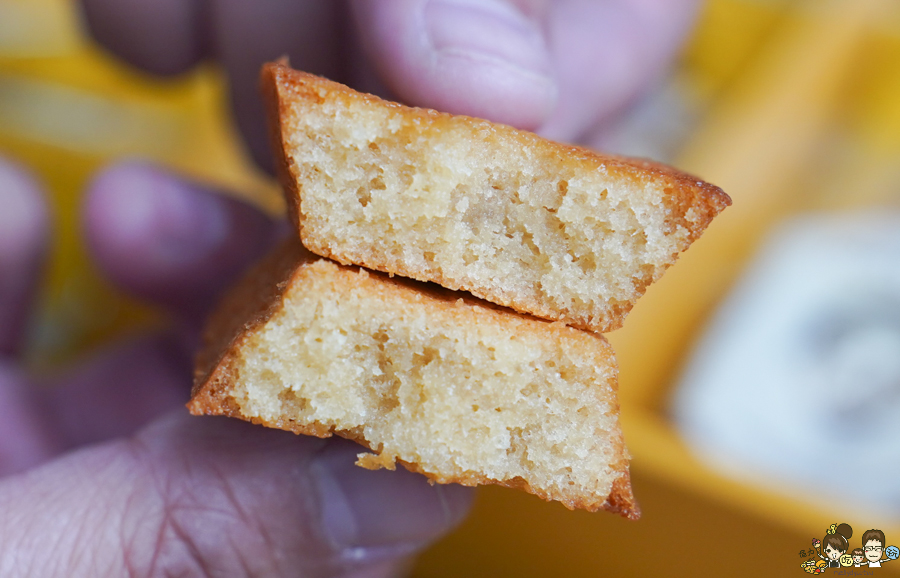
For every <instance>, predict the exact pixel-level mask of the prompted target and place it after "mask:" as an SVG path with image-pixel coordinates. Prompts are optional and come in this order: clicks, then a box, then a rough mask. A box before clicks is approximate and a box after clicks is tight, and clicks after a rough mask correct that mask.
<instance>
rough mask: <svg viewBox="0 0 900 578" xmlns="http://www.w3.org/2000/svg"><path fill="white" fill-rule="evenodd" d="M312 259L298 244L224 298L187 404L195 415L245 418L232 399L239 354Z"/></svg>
mask: <svg viewBox="0 0 900 578" xmlns="http://www.w3.org/2000/svg"><path fill="white" fill-rule="evenodd" d="M312 258H313V256H312V255H311V254H310V253H309V252H308V251H306V250H305V249H304V248H303V246H302V245H300V244H299V243H285V244H283V245H282V246H280V247H279V248H278V249H277V250H276V251H273V252H272V253H271V254H270V255H268V256H267V257H266V258H265V259H263V260H262V261H261V262H260V263H259V264H258V265H256V266H255V267H253V268H252V269H251V270H250V271H248V272H247V274H246V275H245V276H244V278H243V280H242V281H241V282H240V283H239V284H238V285H237V286H235V287H234V288H233V289H232V290H231V291H230V292H228V293H227V294H226V295H225V297H224V298H223V299H222V301H221V302H220V303H219V305H218V307H217V308H216V310H215V313H214V314H213V316H212V317H211V318H210V320H209V322H208V323H207V325H206V329H205V331H204V333H203V347H201V349H200V352H199V353H198V354H197V358H196V360H195V364H194V367H195V370H194V388H193V391H192V392H191V401H190V402H189V403H188V409H189V410H190V411H191V413H193V414H194V415H203V414H216V415H229V416H232V417H240V410H239V409H238V407H237V405H236V404H235V403H234V401H233V400H232V399H231V397H230V396H229V395H228V394H227V390H228V387H229V386H230V383H231V381H232V380H233V372H232V370H231V365H232V361H233V359H232V358H233V356H234V351H235V350H237V349H238V348H239V346H240V343H241V340H242V339H243V337H244V336H245V335H246V334H247V333H249V332H250V331H252V330H253V329H254V328H256V327H258V326H260V325H262V324H263V323H265V322H266V321H267V320H268V319H269V318H270V317H271V316H272V314H273V313H274V311H275V310H276V309H277V308H278V307H280V301H281V296H282V295H283V294H284V291H285V289H286V288H287V286H288V283H289V280H290V278H291V276H292V275H293V274H294V272H295V271H296V270H297V269H298V267H300V266H302V264H303V263H306V262H308V261H309V260H310V259H312Z"/></svg>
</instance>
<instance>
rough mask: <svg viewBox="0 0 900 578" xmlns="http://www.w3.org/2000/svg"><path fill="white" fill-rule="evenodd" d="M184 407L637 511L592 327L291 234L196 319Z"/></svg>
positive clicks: (439, 477)
mask: <svg viewBox="0 0 900 578" xmlns="http://www.w3.org/2000/svg"><path fill="white" fill-rule="evenodd" d="M206 336H207V342H206V345H205V348H204V350H203V351H202V352H201V354H200V357H199V359H198V370H197V374H196V380H195V384H194V391H193V395H192V399H191V402H190V403H189V404H188V407H189V408H190V410H191V412H192V413H194V414H218V415H229V416H232V417H237V418H241V419H244V420H248V421H251V422H254V423H260V424H263V425H266V426H269V427H274V428H280V429H284V430H289V431H293V432H295V433H302V434H311V435H315V436H319V437H327V436H330V435H332V434H333V433H334V434H338V435H340V436H343V437H346V438H350V439H353V440H356V441H358V442H359V443H361V444H363V445H364V446H366V447H368V448H370V450H371V451H372V453H362V454H360V457H359V461H358V462H357V464H358V465H360V466H362V467H366V468H372V469H374V468H381V467H385V468H390V469H393V468H394V463H395V462H399V463H401V464H403V465H404V466H405V467H406V468H407V469H409V470H412V471H416V472H420V473H422V474H425V475H426V476H427V477H428V478H430V479H431V480H434V481H436V482H439V483H453V482H455V483H460V484H465V485H470V486H473V485H477V484H500V485H503V486H510V487H518V488H522V489H524V490H526V491H528V492H531V493H532V494H536V495H538V496H540V497H542V498H545V499H547V500H557V501H560V502H562V503H563V504H564V505H566V506H568V507H569V508H582V509H586V510H592V511H593V510H598V509H606V510H612V511H615V512H619V513H620V514H622V515H623V516H627V517H629V518H637V517H638V515H639V513H638V508H637V506H636V505H635V503H634V498H633V495H632V491H631V484H630V481H629V473H628V455H627V452H626V450H625V446H624V443H623V439H622V432H621V429H620V426H619V405H618V401H617V381H616V374H617V369H616V362H615V358H614V354H613V351H612V348H611V347H610V345H609V344H608V343H607V342H606V340H605V339H604V338H603V337H602V336H599V335H595V334H593V333H588V332H585V331H580V330H578V329H574V328H571V327H567V326H565V325H563V324H562V323H551V322H548V321H543V320H539V319H535V318H532V317H529V316H526V315H521V314H518V313H515V312H514V311H510V310H506V309H501V308H498V307H495V306H493V305H491V304H488V303H486V302H484V301H480V300H478V299H475V298H473V297H471V296H469V295H465V294H461V293H456V292H452V291H448V290H446V289H441V288H439V287H437V286H434V285H430V286H429V285H425V284H422V283H417V282H415V281H409V280H405V279H399V278H393V279H392V278H390V277H388V276H387V275H384V274H382V273H375V272H367V271H365V270H364V269H360V268H358V267H346V266H342V265H339V264H337V263H334V262H332V261H329V260H327V259H321V258H318V257H315V256H313V255H312V254H310V253H309V252H307V251H306V250H305V249H303V247H302V246H301V245H300V243H299V242H298V241H296V240H293V241H291V242H290V243H289V244H287V245H285V246H283V247H281V248H280V249H279V251H277V252H276V253H274V254H273V255H271V256H270V257H269V258H268V259H267V260H265V261H264V262H263V263H262V264H261V265H260V266H259V267H258V268H257V269H256V270H254V271H252V272H251V273H250V274H249V275H248V276H247V277H246V278H245V279H244V281H243V282H242V283H241V284H240V285H238V287H236V288H235V289H234V290H233V291H232V292H231V293H230V294H229V295H228V296H227V297H226V299H225V300H224V301H223V303H222V305H221V306H220V307H219V309H218V310H217V312H216V314H214V316H213V319H212V320H211V322H210V324H209V325H208V328H207V334H206Z"/></svg>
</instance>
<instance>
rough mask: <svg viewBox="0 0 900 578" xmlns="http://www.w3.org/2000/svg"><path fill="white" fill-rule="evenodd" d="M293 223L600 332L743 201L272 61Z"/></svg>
mask: <svg viewBox="0 0 900 578" xmlns="http://www.w3.org/2000/svg"><path fill="white" fill-rule="evenodd" d="M262 82H263V91H264V94H265V98H266V100H267V102H268V106H269V116H270V120H271V122H272V124H273V131H272V132H273V137H274V140H275V141H276V142H275V143H274V144H275V149H276V154H277V155H279V156H280V161H279V165H280V173H281V178H282V181H283V185H284V186H285V188H286V196H287V201H288V206H289V213H290V216H291V218H292V219H293V220H294V223H295V225H296V227H297V230H298V231H299V235H300V238H301V240H302V242H303V244H304V245H305V246H306V247H307V248H308V249H309V250H311V251H312V252H314V253H316V254H318V255H321V256H324V257H329V258H332V259H335V260H337V261H339V262H340V263H343V264H356V265H363V266H366V267H368V268H372V269H377V270H380V271H384V272H387V273H390V274H396V275H402V276H405V277H410V278H413V279H418V280H421V281H432V282H435V283H438V284H440V285H442V286H444V287H447V288H449V289H462V290H466V291H469V292H471V293H472V294H474V295H475V296H477V297H481V298H483V299H486V300H488V301H491V302H493V303H497V304H500V305H504V306H508V307H511V308H513V309H516V310H517V311H520V312H525V313H530V314H532V315H535V316H538V317H541V318H544V319H550V320H559V321H563V322H564V323H566V324H569V325H572V326H575V327H579V328H582V329H587V330H591V331H595V332H605V331H611V330H613V329H616V328H618V327H620V326H621V324H622V321H623V320H624V318H625V316H626V314H627V313H628V312H629V311H630V310H631V308H632V306H633V305H634V303H635V301H636V300H637V299H638V298H639V297H640V296H641V295H642V294H643V293H644V291H645V290H646V288H647V286H648V285H649V284H650V283H652V282H654V281H656V280H657V279H659V278H660V276H661V275H662V274H663V272H664V271H665V269H666V268H667V267H669V266H670V265H672V264H673V263H674V262H675V260H676V258H677V257H678V254H679V253H681V252H682V251H684V250H685V249H687V248H688V246H689V245H690V244H691V243H692V242H693V241H694V240H695V239H697V237H698V236H699V235H700V234H701V233H702V232H703V230H704V229H705V228H706V227H707V225H708V224H709V223H710V221H711V220H712V219H713V217H715V216H716V215H717V214H718V213H719V212H720V211H722V210H723V209H724V208H725V207H726V206H728V205H729V204H730V203H731V200H730V199H729V198H728V196H727V195H726V194H725V193H724V192H722V190H721V189H719V188H718V187H715V186H713V185H710V184H708V183H705V182H703V181H701V180H698V179H697V178H695V177H692V176H690V175H687V174H684V173H681V172H679V171H677V170H675V169H672V168H670V167H666V166H664V165H660V164H656V163H652V162H649V161H643V160H636V159H626V158H622V157H613V156H604V155H600V154H597V153H594V152H592V151H589V150H587V149H584V148H580V147H575V146H569V145H563V144H559V143H555V142H551V141H548V140H545V139H542V138H540V137H538V136H536V135H534V134H532V133H529V132H525V131H519V130H516V129H513V128H511V127H508V126H504V125H498V124H494V123H490V122H487V121H484V120H479V119H475V118H469V117H464V116H454V115H450V114H445V113H440V112H436V111H433V110H427V109H418V108H410V107H406V106H402V105H399V104H396V103H392V102H387V101H384V100H381V99H379V98H377V97H375V96H371V95H367V94H362V93H359V92H356V91H353V90H351V89H349V88H347V87H346V86H343V85H341V84H338V83H335V82H332V81H329V80H326V79H323V78H319V77H316V76H313V75H310V74H306V73H303V72H298V71H295V70H292V69H290V68H289V67H288V66H286V65H284V64H281V63H278V64H268V65H266V66H265V68H264V69H263V76H262Z"/></svg>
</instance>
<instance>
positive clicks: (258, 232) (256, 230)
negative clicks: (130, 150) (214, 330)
mask: <svg viewBox="0 0 900 578" xmlns="http://www.w3.org/2000/svg"><path fill="white" fill-rule="evenodd" d="M83 220H84V227H85V234H86V237H87V241H88V246H89V248H90V250H91V252H92V253H93V255H94V257H95V259H96V261H97V263H98V264H99V265H100V267H101V268H102V269H103V270H104V271H105V272H106V274H107V275H108V276H109V277H110V278H111V279H112V280H113V281H114V282H115V283H117V284H119V285H120V286H122V287H123V288H124V289H126V290H128V291H130V292H131V293H133V294H134V295H136V296H138V297H141V298H144V299H147V300H149V301H151V302H153V303H156V304H159V305H162V306H164V307H166V308H168V309H170V310H172V311H174V312H175V313H178V314H180V315H183V316H185V317H187V318H189V319H199V318H201V317H202V316H203V315H204V314H205V313H206V311H207V310H208V308H209V307H210V306H211V305H212V304H213V303H214V301H215V300H214V297H215V296H216V295H217V294H218V293H219V292H220V291H221V290H222V289H223V288H225V287H226V286H227V285H228V284H230V283H231V282H233V281H234V279H235V278H236V277H237V275H238V274H239V273H240V272H241V271H243V270H244V269H245V268H246V267H247V265H249V264H250V263H252V262H253V261H255V260H256V259H257V258H259V257H260V256H261V255H262V254H263V253H264V252H265V251H266V250H267V249H268V248H269V247H270V246H271V244H272V242H273V241H274V240H275V238H276V237H277V236H278V226H277V225H276V224H274V223H273V222H272V221H271V220H270V219H268V218H267V217H265V216H264V215H263V214H262V213H260V212H259V211H257V210H256V209H254V208H252V207H250V206H248V205H246V204H244V203H241V202H240V201H237V200H234V199H230V198H226V197H224V196H221V195H218V194H216V193H214V192H211V191H209V190H207V189H205V188H203V187H201V186H199V185H197V184H193V183H189V182H187V181H184V180H182V179H179V178H177V177H175V176H172V175H169V174H167V173H165V172H163V171H161V170H159V169H156V168H153V167H150V166H148V165H142V164H138V163H127V164H121V165H117V166H114V167H112V168H110V169H107V170H106V171H104V172H103V173H101V174H100V175H99V176H98V177H97V178H96V179H95V180H94V182H93V184H92V185H91V186H90V187H89V189H88V192H87V197H86V201H85V207H84V215H83Z"/></svg>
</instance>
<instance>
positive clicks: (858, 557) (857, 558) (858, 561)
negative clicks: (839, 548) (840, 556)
mask: <svg viewBox="0 0 900 578" xmlns="http://www.w3.org/2000/svg"><path fill="white" fill-rule="evenodd" d="M850 556H851V557H852V558H853V566H854V568H861V567H862V565H863V560H865V559H866V555H865V552H864V551H863V549H862V548H854V549H853V552H851V553H850Z"/></svg>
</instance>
